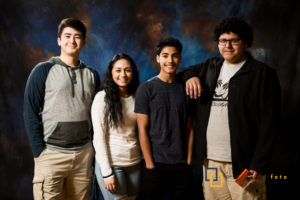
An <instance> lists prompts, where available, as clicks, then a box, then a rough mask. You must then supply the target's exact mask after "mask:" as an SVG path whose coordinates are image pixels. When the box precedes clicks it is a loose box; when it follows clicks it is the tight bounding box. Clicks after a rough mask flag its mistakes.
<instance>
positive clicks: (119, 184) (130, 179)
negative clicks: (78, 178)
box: [95, 162, 141, 200]
mask: <svg viewBox="0 0 300 200" xmlns="http://www.w3.org/2000/svg"><path fill="white" fill-rule="evenodd" d="M112 169H113V172H114V174H115V178H116V190H117V191H116V193H111V192H110V191H108V190H106V189H105V187H104V181H103V176H102V174H101V170H100V166H99V164H98V163H97V162H96V163H95V174H96V177H97V181H98V184H99V187H100V190H101V192H102V195H103V197H104V199H105V200H115V199H119V198H121V197H134V196H137V194H138V192H139V186H140V176H141V166H140V163H139V164H137V165H134V166H130V167H117V166H114V167H112Z"/></svg>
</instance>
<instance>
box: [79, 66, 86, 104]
mask: <svg viewBox="0 0 300 200" xmlns="http://www.w3.org/2000/svg"><path fill="white" fill-rule="evenodd" d="M79 72H80V79H81V91H82V101H83V102H84V100H85V95H84V84H83V78H82V70H81V68H79Z"/></svg>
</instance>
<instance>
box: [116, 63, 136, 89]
mask: <svg viewBox="0 0 300 200" xmlns="http://www.w3.org/2000/svg"><path fill="white" fill-rule="evenodd" d="M111 74H112V78H113V80H114V82H115V83H116V84H117V85H118V86H119V88H120V89H124V88H127V86H128V85H129V83H130V82H131V80H132V78H133V71H132V67H131V66H130V62H129V61H128V60H126V59H120V60H118V61H116V62H115V63H114V65H113V68H112V71H111Z"/></svg>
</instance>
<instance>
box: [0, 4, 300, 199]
mask: <svg viewBox="0 0 300 200" xmlns="http://www.w3.org/2000/svg"><path fill="white" fill-rule="evenodd" d="M298 2H299V1H297V0H285V1H284V0H283V1H277V0H252V1H251V0H245V1H241V0H214V1H204V0H193V1H187V0H178V1H175V0H168V1H159V0H133V1H130V0H128V1H126V0H123V1H122V0H101V1H97V0H87V1H84V0H61V1H60V0H26V1H25V0H24V1H22V0H1V3H0V11H1V12H0V16H1V18H0V65H1V69H0V70H1V71H0V95H1V96H0V110H1V112H0V199H32V185H31V181H32V176H33V158H32V154H31V151H30V148H29V146H28V140H27V137H26V134H25V131H24V123H23V119H22V109H23V93H24V86H25V82H26V79H27V77H28V75H29V73H30V71H31V69H32V68H33V66H34V65H36V64H37V63H38V62H40V61H44V60H47V59H48V58H49V57H51V56H53V55H58V54H59V48H58V46H57V42H56V38H57V25H58V23H59V22H60V20H61V19H62V18H64V17H70V16H72V17H77V18H80V19H82V20H83V21H84V22H85V24H86V25H87V27H88V38H87V45H86V46H85V48H84V50H83V52H82V53H81V59H83V60H84V61H85V62H86V64H88V65H89V66H92V67H94V68H95V69H97V71H98V72H99V74H100V76H101V77H102V76H103V72H104V70H105V68H106V66H107V64H108V61H109V60H110V59H111V58H112V56H113V55H114V54H115V53H117V52H125V53H127V54H129V55H131V56H132V57H133V58H134V60H135V61H136V63H137V65H138V68H139V71H140V79H141V81H145V80H147V79H148V78H150V77H151V76H153V75H155V74H156V72H157V71H156V69H157V65H156V63H155V60H154V51H153V47H154V44H155V43H156V42H157V41H158V40H159V39H160V38H162V37H164V36H174V37H177V38H179V39H180V40H181V41H182V43H183V45H184V49H183V54H182V56H183V60H182V64H181V66H182V67H186V66H188V65H192V64H195V63H198V62H201V61H204V60H205V59H207V58H208V57H210V56H214V55H217V49H216V44H215V43H214V42H213V41H212V30H213V28H214V26H215V25H216V23H218V22H219V21H220V19H222V18H224V17H227V16H239V17H243V18H244V19H245V20H246V21H248V22H249V23H250V24H251V25H252V26H253V28H254V35H255V41H254V45H253V47H252V48H251V52H252V54H253V55H254V57H255V58H257V59H258V60H260V61H263V62H265V63H267V64H268V65H270V66H271V67H273V68H275V69H276V70H277V72H278V75H279V78H280V83H281V87H282V97H283V109H282V119H283V128H282V132H281V135H279V136H278V137H277V140H276V149H275V151H274V156H273V165H272V173H273V175H278V176H279V175H282V176H284V175H286V176H288V179H287V180H280V179H277V180H275V179H272V180H271V179H269V180H268V187H269V190H268V192H269V195H270V197H271V199H273V198H275V197H278V195H280V194H289V193H291V192H293V190H292V189H290V188H293V187H294V188H296V187H295V186H296V185H295V184H294V182H293V181H294V180H296V175H297V174H298V176H299V172H298V173H297V172H296V170H295V169H296V164H297V162H298V164H299V144H298V142H297V140H295V139H296V134H298V135H299V122H300V121H299V117H298V115H299V114H300V112H299V108H300V101H299V100H300V84H299V83H300V71H299V70H300V48H299V45H300V37H299V33H300V20H299V19H300V16H299V13H300V7H299V3H298ZM298 170H299V169H298ZM278 178H279V177H278ZM295 183H297V182H295ZM298 185H299V184H298ZM200 190H201V189H200V186H199V191H200ZM196 193H197V192H196ZM199 193H200V192H199Z"/></svg>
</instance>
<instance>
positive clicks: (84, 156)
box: [33, 146, 94, 200]
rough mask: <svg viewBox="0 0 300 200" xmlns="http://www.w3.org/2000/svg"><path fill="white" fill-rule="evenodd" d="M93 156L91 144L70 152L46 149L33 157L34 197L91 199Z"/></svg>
mask: <svg viewBox="0 0 300 200" xmlns="http://www.w3.org/2000/svg"><path fill="white" fill-rule="evenodd" d="M93 157H94V150H93V147H92V146H90V147H88V148H86V149H84V150H82V151H81V152H77V153H70V154H66V153H61V152H57V151H53V150H49V149H44V151H43V152H42V153H41V155H40V156H39V157H37V158H35V160H34V162H35V169H34V178H33V196H34V199H35V200H42V199H43V200H44V199H45V200H48V199H55V200H56V199H57V200H60V199H72V200H85V199H91V190H92V175H93V171H92V161H93Z"/></svg>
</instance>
